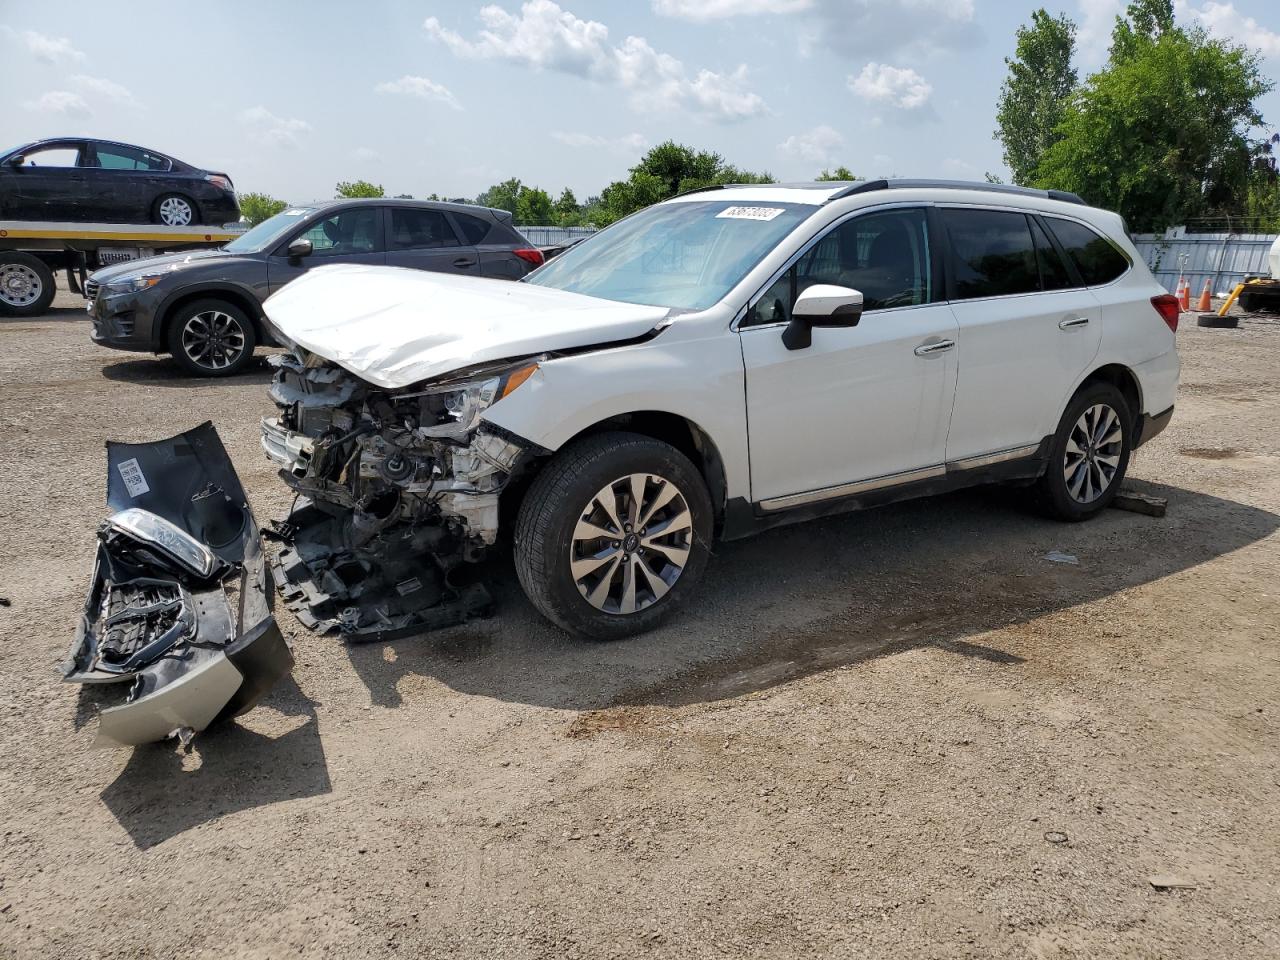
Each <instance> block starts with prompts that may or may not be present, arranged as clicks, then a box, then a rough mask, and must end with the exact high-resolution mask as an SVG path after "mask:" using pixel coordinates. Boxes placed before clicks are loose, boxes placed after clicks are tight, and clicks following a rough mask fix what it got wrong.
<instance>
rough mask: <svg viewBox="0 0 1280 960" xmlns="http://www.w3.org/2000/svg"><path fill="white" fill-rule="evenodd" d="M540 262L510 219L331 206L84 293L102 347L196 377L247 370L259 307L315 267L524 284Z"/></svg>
mask: <svg viewBox="0 0 1280 960" xmlns="http://www.w3.org/2000/svg"><path fill="white" fill-rule="evenodd" d="M542 260H543V256H542V253H541V252H540V251H539V250H538V249H536V248H535V247H533V246H532V245H531V244H530V243H529V242H528V241H527V240H525V238H524V237H522V236H520V234H519V233H518V232H517V231H516V229H515V227H514V226H512V223H511V214H509V213H507V212H506V211H505V210H492V209H490V208H488V207H477V206H471V205H469V204H461V203H434V202H427V201H415V200H384V199H377V200H333V201H328V202H325V203H315V204H308V205H307V206H300V207H290V208H289V209H287V210H284V211H282V212H281V213H278V214H276V215H275V216H274V217H272V218H271V219H270V220H264V221H263V222H262V223H260V224H258V225H257V226H256V227H254V228H252V229H251V230H249V231H248V232H246V233H245V234H243V235H242V236H240V237H237V238H236V239H235V240H233V241H232V242H231V243H229V244H227V245H226V246H225V247H222V248H220V249H218V250H209V251H203V252H191V253H176V254H171V255H168V256H162V257H149V258H147V259H145V260H134V261H131V262H129V263H126V264H121V265H120V266H116V267H108V268H106V269H104V270H99V271H97V272H96V273H94V274H93V275H92V276H91V277H90V278H89V282H88V284H87V285H86V287H85V296H86V297H88V301H89V302H88V304H87V309H88V311H89V316H90V318H91V319H92V320H93V333H92V336H93V340H94V342H95V343H98V344H101V345H102V346H104V347H112V348H114V349H117V350H137V351H143V352H148V353H169V354H172V355H173V358H174V359H175V360H177V361H178V363H179V364H181V365H182V366H183V367H184V368H186V369H187V371H189V372H190V373H193V374H195V375H197V376H205V377H215V376H227V375H229V374H232V373H235V372H237V371H238V370H241V369H242V368H243V367H244V366H245V365H246V364H247V363H248V362H249V360H250V359H251V358H252V356H253V349H254V347H255V346H257V345H258V344H260V343H269V342H270V338H269V337H268V335H267V333H266V329H265V327H264V326H263V323H262V301H263V300H265V299H266V298H267V297H268V296H270V295H271V294H273V293H275V292H276V291H277V290H279V289H280V288H281V287H283V286H284V285H285V284H286V283H288V282H289V281H290V280H292V279H294V278H295V277H298V276H301V275H302V274H303V273H304V272H306V271H307V270H308V269H310V268H311V267H317V266H321V265H324V264H329V263H369V264H377V265H379V266H383V265H386V266H393V267H412V268H416V269H419V270H435V271H439V272H443V273H458V274H469V275H471V276H476V277H493V278H498V279H507V280H519V279H520V278H521V277H523V276H524V275H525V274H526V273H528V272H529V271H530V270H533V269H534V268H535V267H538V266H540V265H541V264H542Z"/></svg>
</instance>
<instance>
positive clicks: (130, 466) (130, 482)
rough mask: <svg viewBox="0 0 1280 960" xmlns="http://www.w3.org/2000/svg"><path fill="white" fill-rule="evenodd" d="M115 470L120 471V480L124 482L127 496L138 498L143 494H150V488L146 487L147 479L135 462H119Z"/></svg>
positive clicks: (130, 460) (132, 460) (131, 460)
mask: <svg viewBox="0 0 1280 960" xmlns="http://www.w3.org/2000/svg"><path fill="white" fill-rule="evenodd" d="M116 469H117V470H119V471H120V479H122V480H123V481H124V485H125V489H127V490H128V491H129V496H131V497H140V496H142V495H143V494H144V493H150V492H151V488H150V487H149V486H147V478H146V477H144V476H143V475H142V468H141V467H140V466H138V461H137V460H135V459H129V460H124V461H121V462H120V463H118V464H116Z"/></svg>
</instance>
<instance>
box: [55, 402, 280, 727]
mask: <svg viewBox="0 0 1280 960" xmlns="http://www.w3.org/2000/svg"><path fill="white" fill-rule="evenodd" d="M107 469H108V482H107V503H108V506H109V507H111V509H112V510H113V511H114V513H112V514H111V516H109V517H108V518H107V520H106V521H104V522H103V524H102V525H101V527H100V528H99V530H98V552H97V558H96V561H95V563H94V570H93V580H92V583H91V585H90V588H89V596H88V598H87V599H86V601H85V606H84V612H83V614H82V616H81V620H80V624H79V627H78V629H77V631H76V638H75V640H74V642H73V643H72V645H71V649H70V650H69V651H68V654H67V658H66V660H65V661H64V662H63V664H62V667H61V669H62V674H63V679H64V680H66V681H68V682H72V683H93V684H119V685H120V688H121V690H122V693H121V695H120V697H119V699H120V701H121V702H120V703H118V704H115V705H112V706H108V707H105V708H104V709H103V710H102V711H101V713H100V714H99V717H98V735H97V745H99V746H112V745H114V746H132V745H137V744H141V743H148V742H151V741H154V740H162V739H164V738H165V737H168V736H178V737H180V738H181V739H182V740H183V741H184V742H185V741H187V740H189V738H190V737H191V736H192V735H193V734H194V733H196V732H198V731H200V730H203V729H205V727H207V726H208V725H209V724H211V723H213V722H215V721H216V720H220V719H223V718H226V717H233V716H237V715H239V714H241V713H244V712H245V711H246V710H248V709H250V708H251V707H252V706H253V705H254V704H256V703H257V702H258V700H259V699H260V698H261V697H262V696H263V694H265V693H266V692H267V691H268V690H269V689H270V688H271V687H272V685H273V684H275V683H276V681H278V680H279V679H280V678H281V677H283V676H284V675H285V674H287V673H288V672H289V671H290V670H291V669H292V667H293V656H292V654H291V653H290V651H289V647H288V645H287V644H286V642H285V640H284V638H283V637H282V636H281V633H280V629H279V627H278V626H277V625H276V622H275V620H274V618H273V617H272V614H271V591H270V588H269V581H268V579H267V568H266V562H265V559H264V557H263V553H262V542H261V540H260V539H259V536H258V528H257V524H256V522H255V521H254V518H253V514H252V512H251V511H250V509H249V504H248V501H247V500H246V498H245V494H244V490H243V488H242V487H241V486H240V480H239V478H238V477H237V476H236V474H235V470H234V469H233V468H232V466H231V461H230V459H228V457H227V454H226V450H225V449H224V448H223V446H222V442H221V441H220V440H219V439H218V434H217V432H216V431H215V430H214V428H213V425H212V424H211V423H205V424H203V425H202V426H199V427H197V428H195V429H194V430H189V431H187V432H186V433H183V434H180V435H178V436H176V437H172V438H170V439H168V440H160V441H157V442H155V443H141V444H125V443H109V444H107Z"/></svg>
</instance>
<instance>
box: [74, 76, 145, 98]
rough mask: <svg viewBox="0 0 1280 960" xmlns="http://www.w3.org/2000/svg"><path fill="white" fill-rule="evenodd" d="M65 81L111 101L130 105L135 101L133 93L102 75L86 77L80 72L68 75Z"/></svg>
mask: <svg viewBox="0 0 1280 960" xmlns="http://www.w3.org/2000/svg"><path fill="white" fill-rule="evenodd" d="M67 82H68V83H70V84H71V85H72V86H73V87H76V88H77V89H79V90H82V91H84V92H85V93H90V94H94V95H96V96H99V97H103V98H105V99H107V100H110V101H112V102H113V103H123V104H130V105H133V104H136V103H137V101H136V100H135V99H134V98H133V94H132V93H130V92H129V90H128V89H127V88H126V87H122V86H121V85H120V84H118V83H116V82H114V81H112V80H106V79H103V78H102V77H87V76H85V75H84V74H82V73H78V74H76V75H75V76H72V77H69V78H68V80H67Z"/></svg>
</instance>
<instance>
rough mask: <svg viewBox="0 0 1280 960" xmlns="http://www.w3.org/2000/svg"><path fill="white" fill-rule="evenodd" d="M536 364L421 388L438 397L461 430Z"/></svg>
mask: <svg viewBox="0 0 1280 960" xmlns="http://www.w3.org/2000/svg"><path fill="white" fill-rule="evenodd" d="M537 369H538V365H537V364H536V363H523V364H519V365H517V366H514V367H507V368H505V369H503V370H499V371H497V372H491V373H487V374H485V375H482V376H478V377H475V378H473V379H470V380H457V381H454V382H453V383H445V384H441V385H440V386H438V387H431V388H428V389H426V390H423V391H422V393H423V394H425V395H427V396H432V395H434V396H438V397H440V398H441V400H442V401H443V402H444V408H445V410H446V411H447V412H448V414H449V415H450V416H451V417H453V419H454V420H455V421H456V422H457V424H458V426H459V427H461V428H462V429H463V430H473V429H475V427H476V425H477V424H478V423H479V420H480V414H482V413H483V412H484V411H486V410H488V409H489V408H490V407H491V406H493V405H494V404H495V403H497V402H498V401H499V400H501V399H503V398H504V397H508V396H510V395H511V394H512V393H514V392H515V390H516V388H517V387H519V386H520V385H521V384H522V383H524V382H525V381H526V380H528V379H529V378H530V377H531V376H533V375H534V373H535V372H536V371H537Z"/></svg>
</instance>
